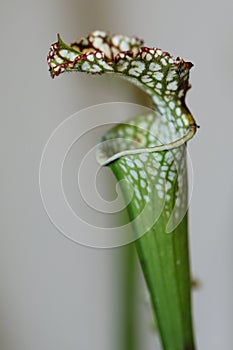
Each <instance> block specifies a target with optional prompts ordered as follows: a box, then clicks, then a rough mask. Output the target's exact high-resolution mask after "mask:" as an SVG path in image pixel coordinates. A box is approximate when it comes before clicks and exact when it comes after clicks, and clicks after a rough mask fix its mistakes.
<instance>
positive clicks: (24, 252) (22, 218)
mask: <svg viewBox="0 0 233 350" xmlns="http://www.w3.org/2000/svg"><path fill="white" fill-rule="evenodd" d="M232 11H233V8H232V1H230V0H223V1H219V2H215V1H210V0H207V1H201V0H197V1H183V0H180V1H176V0H175V1H170V2H169V1H159V0H156V1H152V0H145V1H141V2H139V1H135V2H133V1H127V2H125V1H123V0H118V1H115V2H110V1H106V0H102V1H96V2H92V1H90V0H85V1H80V0H77V1H75V0H66V1H63V2H62V1H55V0H40V1H29V0H21V1H16V0H9V1H2V2H1V11H0V13H1V20H0V27H1V56H0V57H1V58H0V59H1V137H0V142H1V148H0V150H1V173H0V176H1V196H0V198H1V199H0V203H1V209H0V213H1V235H0V239H1V244H0V260H1V263H0V281H1V291H0V348H1V350H16V349H17V350H31V349H33V350H41V349H43V350H63V349H66V350H74V349H80V350H90V349H96V350H98V349H101V350H109V349H113V343H114V344H115V348H116V349H119V348H120V346H119V344H117V343H116V341H114V342H113V340H112V339H113V338H112V337H113V336H114V330H113V327H114V322H113V319H112V317H111V316H112V315H111V314H112V310H113V308H112V304H114V305H115V304H116V301H117V296H118V295H117V291H118V288H117V287H118V286H119V283H120V281H121V278H122V275H121V272H119V271H118V272H117V269H116V268H115V266H116V265H118V266H119V265H120V262H122V260H121V257H122V255H123V254H124V248H121V249H120V248H118V249H111V250H96V249H90V248H87V247H84V246H81V245H78V244H75V243H73V242H72V241H70V240H68V239H67V238H65V237H64V236H63V235H61V234H60V233H59V232H58V231H57V230H56V228H55V227H54V226H53V225H52V223H51V222H50V221H49V219H48V217H47V215H46V213H45V210H44V208H43V205H42V202H41V198H40V193H39V185H38V168H39V162H40V158H41V154H42V150H43V147H44V145H45V143H46V141H47V139H48V137H49V135H50V134H51V132H52V131H53V130H54V129H55V127H56V126H57V125H58V124H59V123H60V122H61V121H63V120H65V119H66V118H67V117H68V116H69V115H71V114H72V113H74V112H76V111H78V110H80V109H82V108H84V107H88V106H90V105H93V104H96V103H101V102H109V101H130V102H138V96H139V92H138V90H137V89H136V88H135V89H134V88H132V87H130V86H129V84H127V83H126V82H121V81H119V80H114V81H112V80H110V79H109V78H105V77H103V78H101V77H95V78H94V77H89V76H85V75H79V76H78V75H76V74H69V75H66V76H62V77H61V78H59V79H55V80H54V81H52V80H51V79H50V78H49V75H48V72H47V66H46V55H47V52H48V48H49V45H50V43H51V42H54V41H55V40H56V33H57V32H60V33H62V35H63V38H64V39H65V40H66V41H67V42H69V41H72V40H73V39H75V38H78V37H80V36H83V35H86V34H87V33H89V32H91V31H92V30H94V29H102V30H109V31H110V32H113V33H115V32H116V33H123V34H127V35H138V36H139V37H142V38H145V40H146V44H147V45H148V46H158V47H161V48H162V49H164V50H167V51H169V52H171V53H172V54H174V55H175V56H176V55H180V56H183V57H184V58H185V59H187V60H191V61H192V62H193V63H194V64H195V67H194V68H193V69H192V72H191V82H192V85H193V88H192V89H191V90H190V92H189V93H188V105H189V106H190V108H191V110H192V112H193V114H194V116H195V117H196V119H197V121H198V123H199V124H200V125H201V129H200V130H199V132H198V135H197V137H196V138H195V140H193V141H192V142H190V147H189V149H190V153H191V158H192V162H193V167H194V189H193V195H192V203H191V218H190V225H191V252H192V269H193V274H194V276H195V277H198V278H199V279H200V280H201V284H202V286H201V288H200V289H199V290H198V291H196V292H195V293H194V316H195V326H196V333H197V343H198V348H199V349H200V350H219V349H224V350H225V349H226V350H228V349H232V347H233V335H232V334H233V333H232V325H233V312H232V295H233V274H232V262H233V258H232V248H233V235H232V233H233V232H232V225H233V220H232V207H233V204H232V200H233V181H232V179H233V161H232V146H233V139H232V126H233V124H232V116H231V114H232V92H233V91H232V78H233V70H232V59H233V44H232V30H233V22H232ZM145 322H147V321H145ZM144 328H145V329H144V332H146V328H147V327H144ZM115 336H116V335H115ZM144 336H145V337H147V338H148V346H147V347H145V348H147V349H148V350H149V348H151V349H153V348H154V347H153V341H152V340H151V339H152V338H153V337H152V336H151V334H150V332H149V331H148V334H144Z"/></svg>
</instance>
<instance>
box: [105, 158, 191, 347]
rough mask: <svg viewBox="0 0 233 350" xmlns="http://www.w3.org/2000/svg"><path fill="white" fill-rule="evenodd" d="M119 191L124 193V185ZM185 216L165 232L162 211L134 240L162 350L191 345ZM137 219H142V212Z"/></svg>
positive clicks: (114, 165) (115, 168)
mask: <svg viewBox="0 0 233 350" xmlns="http://www.w3.org/2000/svg"><path fill="white" fill-rule="evenodd" d="M109 166H110V168H111V169H112V171H113V173H114V174H115V175H116V177H117V179H118V180H122V179H123V178H124V174H122V172H121V170H120V168H119V165H118V161H115V162H113V163H111V164H110V165H109ZM123 194H125V195H126V197H127V193H126V189H125V188H123ZM128 209H129V214H130V219H131V220H134V219H135V215H134V210H132V207H131V206H130V204H129V207H128ZM164 211H165V209H164ZM187 218H188V214H186V215H185V216H184V218H183V219H182V221H181V222H180V224H179V225H178V226H177V227H176V228H175V229H174V230H173V231H172V232H171V233H169V234H167V233H165V232H166V225H167V215H166V213H165V212H162V213H161V215H160V217H159V219H158V220H157V221H156V223H155V224H154V225H153V226H152V227H151V229H150V230H149V231H148V232H147V233H146V234H144V235H143V236H142V237H140V238H139V239H138V240H137V241H136V248H137V251H138V256H139V259H140V263H141V266H142V270H143V273H144V276H145V279H146V282H147V286H148V289H149V292H150V296H151V302H152V305H153V309H154V312H155V317H156V319H157V323H158V327H159V333H160V337H161V342H162V345H163V349H164V350H194V349H195V346H194V337H193V328H192V315H191V297H190V289H191V288H190V287H191V281H190V267H189V249H188V219H187ZM140 219H141V221H143V219H144V218H143V216H142V217H141V218H140ZM145 219H146V218H145ZM134 225H135V224H134ZM136 225H137V223H136ZM135 231H137V227H135Z"/></svg>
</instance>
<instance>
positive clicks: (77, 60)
mask: <svg viewBox="0 0 233 350" xmlns="http://www.w3.org/2000/svg"><path fill="white" fill-rule="evenodd" d="M47 61H48V65H49V71H50V74H51V77H52V78H54V77H55V76H58V75H60V74H61V73H64V72H73V71H77V72H85V73H90V74H104V73H112V74H119V75H120V76H122V77H123V78H125V79H127V80H129V81H130V82H132V83H134V84H136V85H137V86H138V87H139V88H141V89H142V90H144V91H145V92H146V93H147V94H149V95H150V96H151V98H152V101H153V103H154V105H155V110H156V113H157V115H158V116H159V117H160V119H161V121H162V123H163V125H164V127H166V128H167V130H168V134H169V137H167V139H166V140H165V142H164V143H163V144H160V145H156V146H154V147H148V148H145V147H144V148H140V147H137V148H135V149H124V150H122V149H121V150H120V152H116V153H115V154H112V155H110V156H109V155H108V156H106V157H105V158H103V157H102V158H101V165H106V164H109V163H110V162H112V161H114V160H116V159H118V158H120V157H122V156H124V155H126V154H138V153H141V152H156V151H164V150H170V149H173V148H176V147H179V146H181V145H182V144H184V143H186V142H187V141H188V140H189V139H191V138H192V137H193V136H194V134H195V132H196V130H197V125H196V122H195V120H194V118H193V116H192V114H191V113H190V111H189V109H188V108H187V106H186V104H185V96H186V93H187V91H188V89H189V88H190V87H191V86H190V84H189V72H190V69H191V68H192V66H193V64H192V63H191V62H185V61H184V60H183V59H182V58H181V57H177V58H175V57H174V56H172V55H170V54H169V53H168V52H164V51H162V50H161V49H160V48H155V47H153V48H149V47H145V46H143V41H142V40H141V39H139V38H137V37H127V36H123V35H119V34H115V35H110V34H108V33H106V32H103V31H94V32H93V33H91V34H89V35H88V36H87V37H85V38H81V39H80V40H78V41H76V42H73V43H71V45H67V44H65V43H64V42H63V41H62V39H61V37H60V36H59V35H58V40H57V42H56V43H54V44H52V45H51V47H50V51H49V54H48V57H47Z"/></svg>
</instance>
